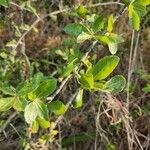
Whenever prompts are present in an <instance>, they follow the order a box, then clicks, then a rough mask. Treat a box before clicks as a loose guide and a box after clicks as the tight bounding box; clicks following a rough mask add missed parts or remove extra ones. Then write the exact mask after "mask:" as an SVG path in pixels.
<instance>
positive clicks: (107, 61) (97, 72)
mask: <svg viewBox="0 0 150 150" xmlns="http://www.w3.org/2000/svg"><path fill="white" fill-rule="evenodd" d="M118 63H119V57H117V56H106V57H104V58H102V59H100V60H99V61H98V62H97V63H96V65H95V66H93V76H94V79H95V80H102V79H105V78H107V77H108V76H109V75H110V73H111V72H112V71H113V70H114V69H115V68H116V66H117V65H118Z"/></svg>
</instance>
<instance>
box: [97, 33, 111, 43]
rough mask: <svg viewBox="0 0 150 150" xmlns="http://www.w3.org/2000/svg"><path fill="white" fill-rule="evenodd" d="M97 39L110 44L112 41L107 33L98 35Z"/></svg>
mask: <svg viewBox="0 0 150 150" xmlns="http://www.w3.org/2000/svg"><path fill="white" fill-rule="evenodd" d="M96 39H97V40H98V41H99V42H100V43H102V44H109V42H110V40H109V37H108V36H106V35H99V36H96Z"/></svg>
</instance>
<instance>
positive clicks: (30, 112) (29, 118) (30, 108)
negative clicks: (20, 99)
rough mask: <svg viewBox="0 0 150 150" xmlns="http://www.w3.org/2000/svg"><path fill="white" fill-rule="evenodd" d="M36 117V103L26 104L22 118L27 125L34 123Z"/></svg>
mask: <svg viewBox="0 0 150 150" xmlns="http://www.w3.org/2000/svg"><path fill="white" fill-rule="evenodd" d="M37 116H38V108H37V105H36V103H34V102H31V103H30V104H28V105H27V106H26V108H25V111H24V117H25V120H26V122H27V123H28V124H32V123H33V121H35V119H36V117H37Z"/></svg>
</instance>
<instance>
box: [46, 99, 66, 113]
mask: <svg viewBox="0 0 150 150" xmlns="http://www.w3.org/2000/svg"><path fill="white" fill-rule="evenodd" d="M48 108H49V109H50V110H51V111H52V112H53V113H54V114H56V115H63V114H64V113H65V112H66V106H65V105H64V104H63V102H61V101H59V100H56V101H52V102H51V103H50V104H49V105H48Z"/></svg>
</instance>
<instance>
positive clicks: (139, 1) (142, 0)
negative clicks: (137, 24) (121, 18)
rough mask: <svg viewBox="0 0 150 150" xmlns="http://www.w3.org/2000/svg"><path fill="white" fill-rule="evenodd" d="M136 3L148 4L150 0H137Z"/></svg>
mask: <svg viewBox="0 0 150 150" xmlns="http://www.w3.org/2000/svg"><path fill="white" fill-rule="evenodd" d="M134 3H138V4H141V5H143V6H148V5H150V0H135V1H134Z"/></svg>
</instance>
